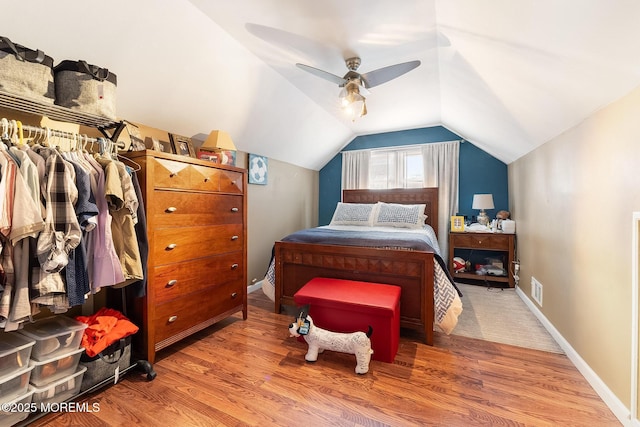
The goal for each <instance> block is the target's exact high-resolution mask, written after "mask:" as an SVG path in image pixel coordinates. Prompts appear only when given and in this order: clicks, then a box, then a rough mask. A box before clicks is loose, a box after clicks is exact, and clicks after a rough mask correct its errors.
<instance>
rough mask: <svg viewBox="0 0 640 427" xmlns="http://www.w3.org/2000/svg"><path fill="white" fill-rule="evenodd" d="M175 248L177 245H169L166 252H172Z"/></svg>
mask: <svg viewBox="0 0 640 427" xmlns="http://www.w3.org/2000/svg"><path fill="white" fill-rule="evenodd" d="M176 246H178V245H177V244H175V243H171V244H169V245H167V250H168V251H170V250H173V249H175V248H176Z"/></svg>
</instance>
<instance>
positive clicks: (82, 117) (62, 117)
mask: <svg viewBox="0 0 640 427" xmlns="http://www.w3.org/2000/svg"><path fill="white" fill-rule="evenodd" d="M0 107H5V108H10V109H13V110H17V111H22V112H24V113H30V114H40V115H43V116H47V117H48V118H50V119H53V120H58V121H62V122H71V123H77V124H80V125H85V126H90V127H95V128H108V127H113V126H114V124H115V123H116V122H114V121H113V120H111V119H108V118H106V117H102V116H96V115H94V114H87V113H83V112H80V111H75V110H71V109H69V108H66V107H61V106H59V105H54V104H47V103H45V102H40V101H36V100H33V99H27V98H21V97H19V96H16V95H12V94H9V93H6V92H3V91H0Z"/></svg>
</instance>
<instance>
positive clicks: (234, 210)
mask: <svg viewBox="0 0 640 427" xmlns="http://www.w3.org/2000/svg"><path fill="white" fill-rule="evenodd" d="M239 210H240V209H238V208H231V212H238V211H239Z"/></svg>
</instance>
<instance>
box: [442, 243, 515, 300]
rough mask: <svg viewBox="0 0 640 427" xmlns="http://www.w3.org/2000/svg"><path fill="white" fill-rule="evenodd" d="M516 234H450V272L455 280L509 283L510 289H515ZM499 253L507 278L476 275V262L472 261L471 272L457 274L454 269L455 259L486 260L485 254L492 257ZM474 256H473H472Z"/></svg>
mask: <svg viewBox="0 0 640 427" xmlns="http://www.w3.org/2000/svg"><path fill="white" fill-rule="evenodd" d="M515 242H516V235H515V234H506V233H449V271H451V275H452V276H453V278H454V279H458V278H461V279H471V280H482V281H484V280H486V281H487V282H490V283H491V282H493V283H508V284H509V287H511V288H513V287H515V280H514V278H513V275H512V274H511V271H512V270H513V262H514V261H515ZM493 253H498V255H499V256H500V257H501V258H502V259H503V260H504V268H505V269H506V270H507V275H506V276H493V275H488V274H487V275H478V274H476V273H475V268H474V264H476V263H477V262H476V263H474V261H473V260H471V263H472V265H471V270H472V271H465V272H462V273H455V272H454V269H453V258H454V257H455V256H459V257H461V258H463V259H464V260H469V259H472V258H473V257H476V258H478V259H482V260H484V258H486V256H485V257H483V256H482V255H483V254H486V255H491V254H493ZM472 255H473V256H472Z"/></svg>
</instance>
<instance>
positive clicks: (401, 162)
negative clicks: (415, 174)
mask: <svg viewBox="0 0 640 427" xmlns="http://www.w3.org/2000/svg"><path fill="white" fill-rule="evenodd" d="M418 149H419V150H420V152H421V154H422V169H423V171H422V186H423V187H438V199H439V200H438V231H439V233H438V244H439V246H440V252H441V254H442V258H444V260H445V261H447V258H448V257H449V244H448V242H449V239H448V236H449V220H450V219H451V216H452V215H455V214H456V213H457V212H458V163H459V159H460V142H459V141H454V142H440V143H431V144H424V145H422V146H421V147H420V148H418ZM382 151H388V156H391V158H392V159H393V161H391V162H387V163H390V164H388V165H387V164H385V167H384V168H383V170H378V173H380V174H385V173H386V174H387V176H385V177H370V176H369V173H370V172H372V167H371V152H372V151H371V150H359V151H345V152H343V153H342V188H343V189H349V190H350V189H358V188H374V187H378V186H380V185H382V186H384V185H385V182H386V188H396V187H399V188H405V187H411V186H416V185H419V183H416V182H413V183H411V182H408V179H407V174H406V166H407V165H406V163H407V161H406V159H407V157H408V156H409V155H413V156H415V155H416V154H415V153H416V146H412V147H406V148H401V147H393V148H391V149H389V150H382ZM376 152H377V154H376V155H380V154H382V153H379V152H378V150H376ZM387 158H388V157H387ZM374 169H375V168H374ZM374 181H375V182H374ZM382 188H384V187H382Z"/></svg>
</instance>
